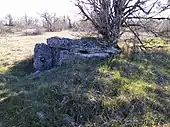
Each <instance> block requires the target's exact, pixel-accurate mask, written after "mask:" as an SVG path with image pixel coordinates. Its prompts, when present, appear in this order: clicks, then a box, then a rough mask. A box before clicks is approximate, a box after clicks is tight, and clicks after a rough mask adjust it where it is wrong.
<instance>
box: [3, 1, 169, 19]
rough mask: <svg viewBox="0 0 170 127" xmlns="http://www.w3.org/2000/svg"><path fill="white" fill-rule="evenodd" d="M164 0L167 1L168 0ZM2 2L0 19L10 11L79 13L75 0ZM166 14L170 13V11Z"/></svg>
mask: <svg viewBox="0 0 170 127" xmlns="http://www.w3.org/2000/svg"><path fill="white" fill-rule="evenodd" d="M71 1H72V2H71ZM162 1H163V2H167V0H162ZM0 2H1V7H0V19H4V17H5V15H6V14H9V13H10V14H12V16H14V17H15V18H19V17H21V16H23V15H24V14H27V15H28V16H33V17H39V15H38V14H37V13H43V12H45V11H48V12H50V13H54V12H55V13H56V14H57V15H58V16H63V15H69V16H70V17H71V18H73V19H76V18H77V14H78V10H77V8H76V7H75V6H74V4H73V2H74V0H0ZM165 14H166V15H170V11H169V12H166V13H165ZM164 16H165V15H164Z"/></svg>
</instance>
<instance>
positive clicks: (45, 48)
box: [34, 37, 120, 71]
mask: <svg viewBox="0 0 170 127" xmlns="http://www.w3.org/2000/svg"><path fill="white" fill-rule="evenodd" d="M119 52H120V50H118V49H116V48H114V47H108V46H107V45H106V43H104V42H101V41H98V40H91V39H77V40H71V39H68V38H59V37H52V38H48V39H47V44H44V43H41V44H36V46H35V49H34V53H35V54H34V67H35V69H36V70H40V71H42V70H48V69H51V68H52V67H54V66H57V65H61V64H62V63H66V62H68V61H70V60H72V59H74V58H83V59H84V58H106V57H110V56H112V55H114V54H117V53H119Z"/></svg>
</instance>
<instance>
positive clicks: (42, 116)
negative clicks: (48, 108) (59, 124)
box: [37, 111, 45, 119]
mask: <svg viewBox="0 0 170 127" xmlns="http://www.w3.org/2000/svg"><path fill="white" fill-rule="evenodd" d="M37 116H38V118H39V119H44V117H45V115H44V113H43V112H42V111H40V112H37Z"/></svg>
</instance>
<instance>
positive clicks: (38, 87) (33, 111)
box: [0, 52, 170, 127]
mask: <svg viewBox="0 0 170 127" xmlns="http://www.w3.org/2000/svg"><path fill="white" fill-rule="evenodd" d="M169 63H170V54H168V53H163V52H152V53H149V52H147V53H142V52H140V53H138V54H132V55H130V56H129V57H116V58H112V59H104V60H88V61H87V60H77V61H73V62H72V63H69V64H63V65H62V66H60V67H56V68H54V69H52V70H48V71H45V72H42V73H41V74H39V75H37V76H35V77H33V78H31V79H28V78H27V77H25V76H26V75H29V74H30V73H31V72H33V68H32V59H29V60H25V61H21V62H20V63H17V64H16V66H14V67H12V68H10V70H9V71H8V72H7V74H8V75H12V76H15V77H18V80H17V81H16V82H12V81H11V82H8V83H7V84H5V87H6V89H8V91H12V92H11V93H10V95H9V97H8V98H6V99H4V100H2V101H0V122H1V123H2V125H3V126H4V127H8V126H24V127H29V126H32V127H42V126H43V127H44V126H50V127H56V126H58V127H59V126H60V127H62V126H63V127H64V126H70V127H78V126H80V125H82V126H93V127H103V126H106V127H110V126H140V127H141V126H144V125H145V126H153V125H158V124H161V125H163V124H167V123H169V122H170V112H169V109H170V101H169V100H170V99H169V98H170V71H169V67H170V64H169ZM8 91H7V92H8ZM7 92H6V93H7ZM6 93H4V94H2V96H4V95H5V96H6Z"/></svg>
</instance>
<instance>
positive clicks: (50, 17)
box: [40, 12, 58, 32]
mask: <svg viewBox="0 0 170 127" xmlns="http://www.w3.org/2000/svg"><path fill="white" fill-rule="evenodd" d="M40 16H41V17H42V18H43V20H44V21H45V23H44V26H45V27H46V28H47V31H48V32H54V31H55V25H56V22H57V21H58V17H56V14H55V13H54V14H50V13H48V12H45V13H42V14H40Z"/></svg>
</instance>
